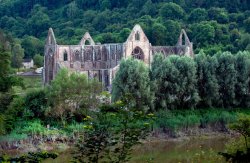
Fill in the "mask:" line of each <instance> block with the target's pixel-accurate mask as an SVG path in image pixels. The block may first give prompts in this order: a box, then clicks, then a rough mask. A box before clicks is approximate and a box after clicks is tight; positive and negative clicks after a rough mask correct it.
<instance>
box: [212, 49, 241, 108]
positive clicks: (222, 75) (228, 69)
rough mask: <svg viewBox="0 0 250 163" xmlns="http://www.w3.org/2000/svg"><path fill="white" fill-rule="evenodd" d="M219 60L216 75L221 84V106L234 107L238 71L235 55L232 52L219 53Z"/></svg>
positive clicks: (217, 55)
mask: <svg viewBox="0 0 250 163" xmlns="http://www.w3.org/2000/svg"><path fill="white" fill-rule="evenodd" d="M215 57H216V58H217V60H218V65H219V66H218V68H217V70H216V76H217V80H218V84H219V95H220V100H219V103H218V104H219V105H220V106H221V107H226V108H228V107H233V105H234V104H235V85H236V82H237V73H236V70H235V57H234V56H233V55H232V54H231V53H230V52H224V53H217V54H216V55H215Z"/></svg>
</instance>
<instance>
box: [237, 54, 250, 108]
mask: <svg viewBox="0 0 250 163" xmlns="http://www.w3.org/2000/svg"><path fill="white" fill-rule="evenodd" d="M235 69H236V71H237V74H236V79H237V82H236V85H235V104H236V106H237V107H249V106H250V89H249V86H250V85H249V83H250V53H249V52H248V51H244V52H238V53H237V55H236V56H235Z"/></svg>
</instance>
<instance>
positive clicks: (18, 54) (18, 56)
mask: <svg viewBox="0 0 250 163" xmlns="http://www.w3.org/2000/svg"><path fill="white" fill-rule="evenodd" d="M11 53H12V56H11V66H12V67H14V68H21V67H22V66H23V57H24V49H23V48H22V47H21V45H20V44H15V45H14V47H13V48H12V52H11Z"/></svg>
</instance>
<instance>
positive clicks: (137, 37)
mask: <svg viewBox="0 0 250 163" xmlns="http://www.w3.org/2000/svg"><path fill="white" fill-rule="evenodd" d="M135 40H136V41H139V40H140V33H139V32H138V31H137V32H136V34H135Z"/></svg>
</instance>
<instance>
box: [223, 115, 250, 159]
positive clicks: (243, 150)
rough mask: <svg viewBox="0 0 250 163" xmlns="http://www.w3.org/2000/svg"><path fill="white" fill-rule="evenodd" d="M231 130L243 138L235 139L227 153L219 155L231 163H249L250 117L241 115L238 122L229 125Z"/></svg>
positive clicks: (228, 147)
mask: <svg viewBox="0 0 250 163" xmlns="http://www.w3.org/2000/svg"><path fill="white" fill-rule="evenodd" d="M229 128H230V129H232V130H234V131H236V132H238V133H239V134H241V136H242V137H243V138H240V139H239V138H237V140H236V139H234V140H233V141H232V142H230V143H229V144H228V145H227V148H226V149H227V150H226V152H220V153H219V154H220V155H222V156H223V157H225V158H226V160H227V161H231V162H248V160H249V156H250V148H249V146H248V144H249V141H250V116H249V115H244V114H239V116H238V119H237V121H236V122H234V123H232V124H230V125H229Z"/></svg>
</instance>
